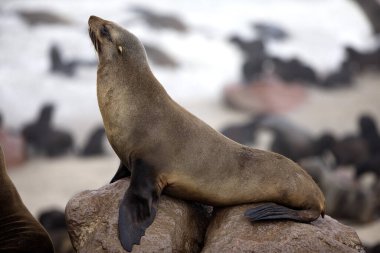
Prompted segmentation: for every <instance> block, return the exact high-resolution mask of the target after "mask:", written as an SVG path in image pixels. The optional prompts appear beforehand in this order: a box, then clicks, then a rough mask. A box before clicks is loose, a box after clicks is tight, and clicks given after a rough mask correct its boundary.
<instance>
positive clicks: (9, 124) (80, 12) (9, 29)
mask: <svg viewBox="0 0 380 253" xmlns="http://www.w3.org/2000/svg"><path fill="white" fill-rule="evenodd" d="M90 15H97V16H99V17H102V18H104V19H108V20H112V21H114V22H116V23H119V24H120V25H122V26H123V27H125V28H127V29H128V30H130V31H131V32H132V33H134V34H135V35H137V36H138V37H139V38H140V40H141V41H142V42H143V44H144V45H145V47H146V51H147V55H148V59H149V62H150V65H151V68H152V70H153V72H154V74H155V75H156V77H157V79H158V80H159V81H160V82H161V83H162V84H163V86H164V87H165V88H166V90H167V91H168V93H169V94H170V96H172V98H173V99H174V100H176V101H177V102H178V103H179V104H181V105H182V106H184V107H185V108H186V109H188V110H189V111H191V112H192V113H194V114H195V115H197V116H198V117H200V118H201V119H203V120H204V121H205V122H207V123H208V124H210V125H211V126H212V127H213V128H215V129H216V130H218V131H221V132H222V133H223V134H225V135H226V136H228V137H230V138H231V139H233V140H235V141H237V142H240V143H243V144H246V145H250V146H253V147H258V148H261V149H267V150H273V151H276V152H278V153H281V154H284V155H286V156H288V157H290V158H292V159H293V160H295V161H297V162H298V163H299V164H301V166H302V167H304V168H305V169H306V170H307V171H308V172H309V173H310V174H311V175H312V177H313V178H314V180H315V181H316V182H317V183H318V184H319V186H320V187H321V189H322V190H323V192H324V193H325V195H326V201H327V208H328V210H327V214H328V215H330V216H332V217H334V218H336V219H338V220H340V221H341V222H343V223H345V224H348V225H350V226H353V227H354V228H355V229H356V231H357V232H358V234H359V237H360V238H361V240H362V242H363V244H364V245H366V246H367V247H368V248H367V249H368V252H379V251H376V248H374V247H375V246H376V245H378V243H380V220H379V217H380V198H379V193H380V183H379V180H378V178H379V175H380V134H379V129H378V122H379V120H380V110H379V109H380V41H379V39H380V38H379V33H380V1H377V0H266V1H260V0H256V1H246V0H235V1H226V0H218V1H207V3H204V2H202V3H201V2H194V1H168V0H165V1H159V2H158V1H152V0H143V1H122V0H110V1H107V2H105V1H101V0H97V1H94V0H91V1H90V0H82V1H77V0H64V1H63V0H61V1H57V0H56V1H48V0H34V1H26V0H24V1H22V0H2V1H1V2H0V145H1V146H2V147H3V149H4V152H5V156H6V160H7V167H8V173H9V175H10V177H11V178H12V180H13V182H14V183H15V185H16V187H17V189H18V191H19V193H20V195H21V197H22V199H23V201H24V203H25V204H26V206H27V207H28V208H29V210H30V211H31V212H32V214H33V215H35V217H37V218H39V219H40V221H41V222H42V223H43V224H44V226H45V227H47V229H48V231H49V233H51V234H52V237H53V240H54V241H55V246H56V248H57V252H71V250H72V249H71V248H70V247H71V246H70V244H69V243H68V241H67V235H66V234H65V232H64V222H62V219H63V211H64V208H65V205H66V203H67V201H68V200H69V199H70V198H71V197H72V196H73V195H74V194H76V193H78V192H80V191H83V190H88V189H96V188H99V187H101V186H103V185H104V184H107V183H108V182H109V181H110V179H111V178H112V176H113V174H114V173H115V172H116V169H117V167H118V163H119V162H118V158H117V157H116V156H115V154H114V153H113V152H112V150H111V148H110V146H109V144H108V141H107V140H106V137H105V135H104V129H103V127H102V119H101V116H100V113H99V109H98V105H97V98H96V66H97V56H96V53H95V50H94V48H93V45H92V43H91V41H90V39H89V36H88V30H87V21H88V18H89V16H90ZM62 231H63V232H62ZM377 249H378V248H377Z"/></svg>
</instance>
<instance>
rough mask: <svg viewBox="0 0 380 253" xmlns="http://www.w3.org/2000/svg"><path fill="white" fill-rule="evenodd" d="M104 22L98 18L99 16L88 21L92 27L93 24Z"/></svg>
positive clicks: (91, 17)
mask: <svg viewBox="0 0 380 253" xmlns="http://www.w3.org/2000/svg"><path fill="white" fill-rule="evenodd" d="M100 21H102V19H101V18H99V17H97V16H93V15H92V16H90V18H89V19H88V24H89V25H91V23H92V24H93V23H95V22H100Z"/></svg>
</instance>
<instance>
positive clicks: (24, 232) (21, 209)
mask: <svg viewBox="0 0 380 253" xmlns="http://www.w3.org/2000/svg"><path fill="white" fill-rule="evenodd" d="M0 252H14V253H27V252H41V253H54V249H53V244H52V242H51V240H50V237H49V235H48V234H47V232H46V231H45V229H44V228H43V227H42V226H41V224H39V223H38V222H37V220H35V219H34V218H33V216H32V215H31V214H30V212H29V211H28V209H27V208H26V207H25V205H24V204H23V203H22V200H21V198H20V196H19V194H18V192H17V189H16V188H15V186H14V185H13V183H12V181H11V179H10V178H9V176H8V174H7V172H6V166H5V159H4V155H3V151H2V149H1V147H0Z"/></svg>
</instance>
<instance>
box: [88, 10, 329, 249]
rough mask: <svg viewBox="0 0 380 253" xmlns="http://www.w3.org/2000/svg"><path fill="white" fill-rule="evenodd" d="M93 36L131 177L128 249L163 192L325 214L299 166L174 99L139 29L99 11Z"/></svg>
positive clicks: (302, 217) (304, 218) (109, 123)
mask: <svg viewBox="0 0 380 253" xmlns="http://www.w3.org/2000/svg"><path fill="white" fill-rule="evenodd" d="M89 33H90V37H91V39H92V41H93V43H94V45H95V48H96V50H97V52H98V55H99V66H98V76H97V92H98V102H99V108H100V111H101V114H102V117H103V121H104V126H105V130H106V134H107V137H108V139H109V141H110V143H111V146H112V147H113V149H114V150H115V152H116V154H117V155H118V156H119V158H120V160H121V165H120V167H119V170H118V172H117V173H116V175H115V177H114V178H113V179H112V181H111V182H113V181H115V180H118V179H119V178H122V177H124V176H128V175H129V174H131V184H130V187H129V189H128V190H127V192H126V194H125V196H124V199H123V201H122V203H121V205H120V211H119V237H120V240H121V243H122V245H123V247H124V248H125V249H127V250H128V251H130V250H131V249H132V246H133V244H136V243H139V241H140V238H141V236H142V235H144V232H145V229H146V228H147V227H148V226H149V225H150V224H151V223H152V222H153V220H154V216H155V213H156V207H157V201H158V198H159V196H160V194H161V193H162V192H165V193H167V194H168V195H171V196H174V197H178V198H181V199H187V200H194V201H199V202H202V203H206V204H209V205H214V206H227V205H234V204H242V203H253V202H266V203H265V204H262V205H260V206H258V207H256V208H253V209H250V210H247V212H246V214H245V215H246V216H247V217H249V218H250V219H251V220H267V219H292V220H297V221H301V222H308V221H312V220H315V219H317V218H318V217H319V216H320V214H323V213H324V209H325V206H324V197H323V194H322V192H321V191H320V189H319V188H318V186H317V185H316V184H315V183H314V181H313V180H312V179H311V177H310V176H309V175H308V174H307V173H306V172H305V171H304V170H303V169H302V168H300V167H299V166H298V165H297V164H295V163H294V162H292V161H291V160H289V159H287V158H285V157H284V156H281V155H279V154H276V153H271V152H266V151H261V150H257V149H252V148H249V147H246V146H243V145H240V144H238V143H236V142H234V141H232V140H230V139H228V138H226V137H225V136H223V135H222V134H220V133H218V132H217V131H215V130H214V129H212V128H211V127H210V126H208V125H207V124H206V123H204V122H203V121H201V120H200V119H198V118H197V117H195V116H194V115H192V114H191V113H189V112H188V111H186V110H185V109H184V108H182V107H181V106H180V105H178V104H177V103H176V102H174V101H173V100H172V99H171V98H170V97H169V96H168V94H167V93H166V91H165V90H164V88H163V87H162V85H161V84H160V83H159V82H158V81H157V80H156V78H155V77H154V75H153V74H152V72H151V70H150V68H149V65H148V63H147V59H146V54H145V50H144V47H143V46H142V44H141V42H140V41H139V40H138V39H137V38H136V37H135V36H134V35H133V34H131V33H129V32H128V31H126V30H124V29H123V28H121V27H119V26H118V25H116V24H115V23H112V22H110V21H106V20H103V19H100V18H98V17H94V16H91V17H90V19H89Z"/></svg>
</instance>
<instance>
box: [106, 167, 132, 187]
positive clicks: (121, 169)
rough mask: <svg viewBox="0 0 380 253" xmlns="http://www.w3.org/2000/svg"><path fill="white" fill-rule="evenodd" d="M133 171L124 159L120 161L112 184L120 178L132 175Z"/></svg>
mask: <svg viewBox="0 0 380 253" xmlns="http://www.w3.org/2000/svg"><path fill="white" fill-rule="evenodd" d="M130 176H131V172H130V171H129V169H128V167H127V166H125V165H124V164H123V162H122V161H120V165H119V169H118V170H117V172H116V174H115V176H113V178H112V180H111V182H110V184H112V183H113V182H116V181H117V180H119V179H122V178H125V177H130Z"/></svg>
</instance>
